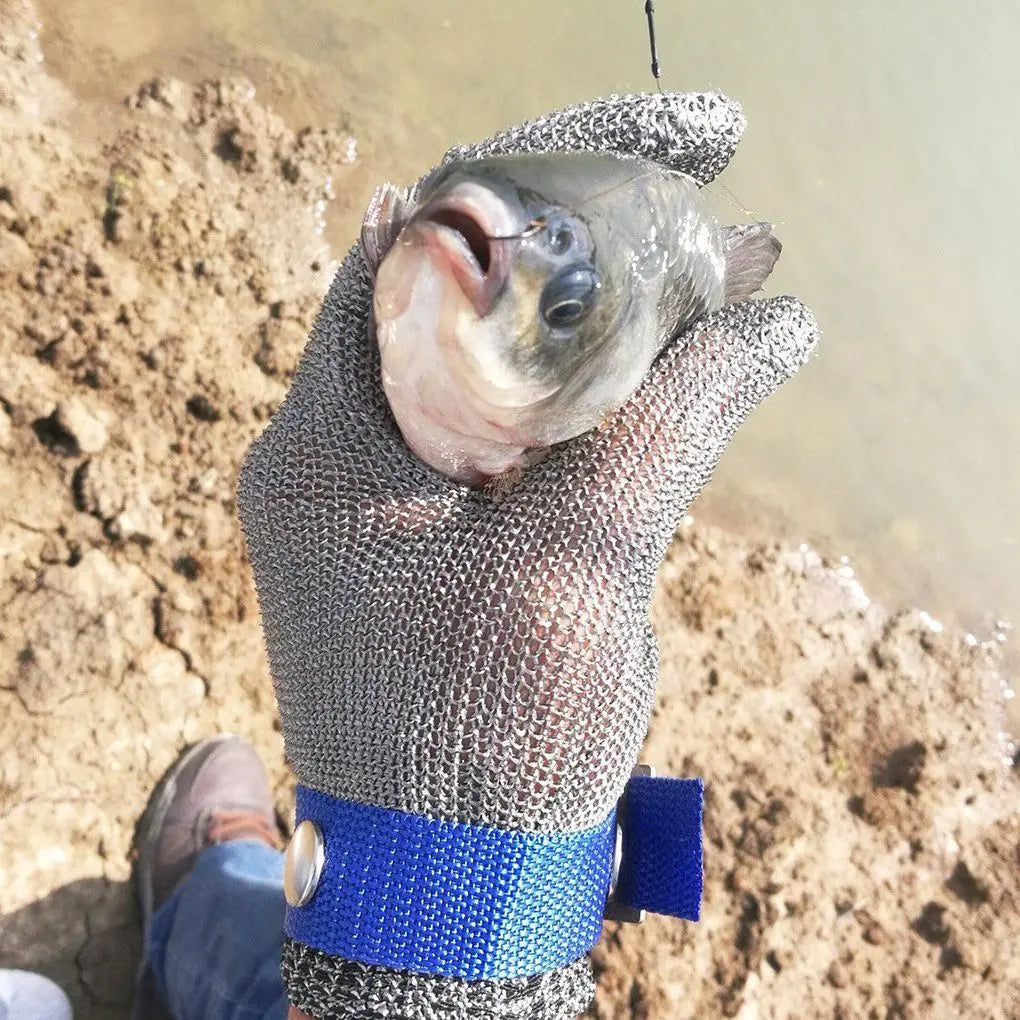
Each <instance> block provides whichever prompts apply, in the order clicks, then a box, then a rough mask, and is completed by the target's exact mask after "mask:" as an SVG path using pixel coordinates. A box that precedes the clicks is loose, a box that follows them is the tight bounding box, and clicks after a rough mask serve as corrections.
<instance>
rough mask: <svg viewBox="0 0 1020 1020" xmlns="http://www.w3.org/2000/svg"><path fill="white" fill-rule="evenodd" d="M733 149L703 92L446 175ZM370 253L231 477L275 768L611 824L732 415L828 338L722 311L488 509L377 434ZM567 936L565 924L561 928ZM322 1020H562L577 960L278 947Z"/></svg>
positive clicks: (729, 131)
mask: <svg viewBox="0 0 1020 1020" xmlns="http://www.w3.org/2000/svg"><path fill="white" fill-rule="evenodd" d="M743 128H744V118H743V114H742V113H741V111H740V108H739V106H738V105H737V104H735V103H734V102H732V101H731V100H729V99H727V98H726V97H724V96H722V95H719V94H715V93H707V94H700V93H699V94H665V95H642V96H630V97H624V98H615V97H614V98H611V99H606V100H598V101H595V102H592V103H586V104H582V105H580V106H576V107H572V108H569V109H567V110H564V111H561V112H559V113H556V114H552V115H550V116H548V117H544V118H541V119H539V120H536V121H534V122H531V123H529V124H526V125H524V126H522V127H519V128H515V129H513V130H511V131H508V132H506V133H504V134H501V135H499V136H497V137H495V138H493V139H490V140H489V141H487V142H483V143H481V144H478V145H473V146H469V147H466V148H462V149H456V150H453V151H452V152H451V153H450V154H449V156H450V157H465V156H472V155H483V154H489V153H495V152H508V151H523V150H529V151H539V150H553V149H557V150H565V149H588V150H603V151H616V152H624V153H630V154H634V155H640V156H643V157H645V158H650V159H656V160H659V161H660V162H663V163H665V164H667V165H669V166H671V167H673V168H675V169H678V170H681V171H684V172H686V173H688V174H690V175H692V176H694V177H696V178H698V179H699V180H701V181H708V180H711V179H712V178H713V177H714V176H715V175H716V174H717V173H718V172H719V171H720V170H721V169H722V168H723V167H724V166H725V164H726V163H727V161H728V159H729V157H730V156H731V155H732V152H733V150H734V148H735V146H736V144H737V142H738V140H739V138H740V135H741V133H742V131H743ZM371 299H372V280H371V277H370V274H369V272H368V270H367V269H366V267H365V264H364V261H363V259H362V256H361V254H360V251H359V249H358V248H357V247H355V248H354V249H353V250H352V251H351V252H350V254H349V255H348V256H347V258H346V260H345V261H344V263H343V266H342V268H341V269H340V271H339V273H338V274H337V276H336V279H335V280H334V282H333V285H332V287H331V288H330V291H329V293H328V295H327V297H326V300H325V304H324V306H323V308H322V311H321V313H320V315H319V317H318V320H317V322H316V324H315V327H314V329H313V331H312V334H311V337H310V339H309V342H308V345H307V348H306V349H305V352H304V354H303V357H302V360H301V363H300V365H299V368H298V371H297V374H296V376H295V378H294V382H293V386H292V388H291V391H290V393H289V394H288V396H287V398H286V400H285V401H284V402H283V404H282V405H281V407H280V409H279V411H278V412H277V414H276V415H275V417H274V418H273V420H272V422H271V423H270V425H269V427H268V428H267V429H266V431H265V433H264V434H263V435H262V436H261V437H260V438H259V439H258V440H257V441H256V442H255V443H254V444H253V446H252V448H251V450H250V452H249V454H248V457H247V460H246V462H245V464H244V468H243V471H242V475H241V481H240V488H239V506H240V515H241V519H242V522H243V525H244V530H245V534H246V537H247V541H248V545H249V549H250V554H251V559H252V564H253V568H254V574H255V581H256V585H257V588H258V592H259V598H260V605H261V611H262V618H263V625H264V630H265V636H266V643H267V647H268V652H269V659H270V665H271V669H272V673H273V677H274V679H275V684H276V690H277V697H278V701H279V707H280V714H281V717H282V721H283V730H284V737H285V741H286V747H287V753H288V757H289V758H290V760H291V762H292V764H293V767H294V769H295V771H296V773H297V776H298V779H299V781H300V783H301V784H302V785H303V786H305V787H310V788H312V789H313V790H316V791H320V792H321V793H324V794H328V795H330V796H332V797H337V798H344V799H345V800H348V801H355V802H358V803H360V804H368V805H375V806H378V807H380V808H386V809H391V810H395V811H400V812H408V813H410V814H412V815H416V816H423V817H425V818H428V819H444V820H449V821H454V822H463V823H469V824H476V825H486V826H493V827H498V828H502V829H511V830H519V831H523V832H526V833H535V832H540V833H563V832H576V831H579V830H582V829H586V828H588V827H590V826H592V825H594V824H596V823H598V822H600V821H601V820H603V819H605V818H606V817H607V815H608V814H609V813H610V812H611V811H612V809H613V807H614V805H615V803H616V801H617V799H618V798H619V797H620V794H621V792H622V791H623V788H624V786H625V784H626V782H627V779H628V777H629V775H630V773H631V770H632V767H633V765H634V764H635V762H636V760H637V756H638V753H639V750H640V747H641V743H642V740H643V738H644V735H645V732H646V729H647V725H648V721H649V717H650V713H651V710H652V706H653V703H654V698H655V685H656V678H657V670H658V653H657V649H656V645H655V641H654V638H653V636H652V633H651V629H650V625H649V620H648V608H649V601H650V597H651V594H652V586H653V583H654V579H655V574H656V569H657V567H658V564H659V563H660V561H661V559H662V557H663V554H664V553H665V550H666V547H667V545H668V543H669V541H670V538H671V535H672V533H673V529H674V527H675V525H676V523H677V521H678V520H679V519H680V517H681V516H682V515H683V512H684V510H685V508H686V507H687V505H688V504H689V503H690V501H691V500H692V499H693V498H694V497H695V496H696V495H697V493H698V492H699V491H700V489H701V488H702V486H703V485H704V484H705V482H706V481H707V480H708V478H709V476H710V475H711V473H712V471H713V469H714V468H715V465H716V463H717V462H718V460H719V458H720V456H721V454H722V452H723V450H724V449H725V447H726V444H727V443H728V442H729V440H730V438H731V437H732V435H733V433H734V431H735V429H736V428H737V427H738V426H739V425H740V423H741V422H742V421H743V420H744V418H745V417H746V416H747V415H748V413H749V412H750V411H751V410H752V409H753V408H754V407H756V406H757V405H758V404H759V403H760V402H761V401H762V400H764V399H765V398H766V397H767V396H769V394H771V393H772V392H773V391H774V390H775V389H776V388H777V387H779V386H780V385H781V384H782V383H783V382H784V381H785V380H786V379H787V378H788V377H789V376H790V375H791V374H792V373H793V372H794V371H796V369H797V368H798V367H799V366H800V365H801V364H802V363H803V362H804V361H805V360H806V358H807V357H808V355H809V353H810V351H811V349H812V348H813V346H814V344H815V342H816V339H817V330H816V326H815V322H814V319H813V318H812V316H811V313H810V312H809V311H807V309H805V308H804V306H803V305H801V304H800V303H799V302H798V301H796V300H795V299H793V298H788V297H781V298H775V299H772V300H767V301H765V300H763V301H750V302H746V303H743V304H739V305H735V306H730V307H727V308H723V309H722V310H720V311H719V312H717V313H715V314H713V315H711V316H710V317H708V318H706V319H704V320H703V321H701V322H700V323H698V324H697V325H696V326H695V327H694V328H692V329H691V330H690V331H689V332H688V333H687V335H685V336H683V337H682V338H681V339H680V340H679V341H678V342H676V343H674V344H673V345H672V346H671V347H669V348H668V349H667V350H666V351H665V352H664V353H663V355H662V356H661V357H660V358H659V360H658V361H657V362H656V364H655V365H654V366H653V368H652V370H651V372H650V374H649V377H648V378H647V379H646V380H645V382H644V383H643V385H642V386H641V388H640V389H639V391H638V392H637V394H636V395H635V396H634V397H633V399H632V400H631V401H630V402H629V403H628V404H627V405H625V406H624V407H623V408H622V409H621V410H620V411H619V412H617V413H616V414H615V415H614V416H613V417H612V418H611V419H610V420H609V421H608V422H607V423H606V425H605V426H604V427H603V428H601V429H599V430H597V431H595V432H593V433H591V434H588V435H586V436H582V437H580V438H579V439H577V440H574V441H572V442H571V443H568V444H566V445H565V446H563V447H559V448H557V449H554V450H553V451H552V453H551V454H550V455H549V456H548V457H547V458H546V459H545V460H544V461H543V462H542V463H540V464H538V465H537V466H535V467H534V468H532V469H530V470H529V471H527V472H526V473H525V475H524V477H523V479H522V480H521V481H520V482H519V483H518V484H517V485H516V486H515V487H514V488H513V489H512V490H511V491H510V492H509V493H508V494H505V495H503V496H502V497H500V498H499V499H497V500H493V499H491V498H489V497H487V496H486V495H485V494H484V493H483V492H481V491H477V490H474V489H470V488H466V487H463V486H460V485H457V484H455V483H453V482H451V481H449V480H448V479H446V478H445V477H443V476H441V475H439V474H437V473H435V472H433V471H432V470H430V469H429V468H427V467H426V466H425V465H424V464H422V463H421V462H420V461H419V460H417V459H416V458H415V457H414V455H413V454H411V453H410V452H409V450H408V449H407V447H406V446H405V444H404V441H403V439H402V437H401V435H400V433H399V431H398V429H397V426H396V424H395V423H394V420H393V418H392V417H391V415H390V412H389V409H388V406H387V404H386V400H385V397H384V395H383V391H382V388H381V385H380V379H379V356H378V351H377V349H376V346H375V343H374V339H373V337H372V336H371V335H370V332H369V327H368V317H369V311H370V308H371ZM549 923H550V924H556V918H555V917H550V918H549ZM283 970H284V978H285V981H286V984H287V989H288V994H289V997H290V998H291V1001H292V1002H293V1003H294V1004H295V1005H297V1006H298V1007H299V1008H301V1009H302V1010H303V1011H304V1012H306V1013H307V1014H309V1015H310V1016H312V1017H316V1018H319V1020H325V1018H327V1017H354V1016H357V1017H407V1018H412V1020H423V1018H432V1017H444V1018H464V1020H466V1018H482V1017H484V1018H503V1017H515V1018H565V1017H570V1016H573V1015H575V1014H576V1013H578V1012H580V1011H582V1010H583V1009H584V1008H585V1007H586V1006H587V1004H588V1002H589V1001H590V998H591V996H592V993H593V982H592V976H591V970H590V966H589V964H588V961H587V958H582V959H580V960H577V961H575V962H573V963H569V964H567V965H565V966H562V967H559V968H558V969H556V970H553V971H551V972H547V973H542V974H537V975H532V976H524V977H516V978H510V979H504V980H495V979H494V980H466V979H460V978H450V977H442V976H437V975H435V974H427V973H416V972H412V971H410V970H401V969H397V968H390V967H386V966H382V965H379V964H376V963H364V962H358V961H353V960H344V959H340V958H338V957H336V956H330V955H327V954H325V953H323V952H321V951H320V950H317V949H313V948H311V947H309V946H306V945H303V944H301V943H299V942H297V941H295V940H293V939H288V940H287V941H286V942H285V947H284V967H283Z"/></svg>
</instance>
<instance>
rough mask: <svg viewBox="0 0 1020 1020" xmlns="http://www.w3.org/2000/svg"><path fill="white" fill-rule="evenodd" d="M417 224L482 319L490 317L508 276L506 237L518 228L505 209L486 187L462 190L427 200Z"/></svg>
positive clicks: (508, 260) (507, 245)
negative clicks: (489, 314)
mask: <svg viewBox="0 0 1020 1020" xmlns="http://www.w3.org/2000/svg"><path fill="white" fill-rule="evenodd" d="M414 225H415V226H416V227H417V230H418V232H419V233H420V234H421V236H422V237H423V240H424V242H425V245H426V247H427V248H428V250H429V251H430V253H431V254H432V255H433V257H435V258H436V259H438V260H439V261H440V262H441V263H442V264H443V265H445V266H446V267H447V268H448V269H449V270H450V272H451V273H452V275H453V277H454V279H455V280H456V281H457V283H458V285H459V286H460V289H461V290H462V291H463V292H464V294H465V296H466V297H467V298H468V300H469V301H470V302H471V304H472V306H473V307H474V309H475V311H476V312H477V313H478V315H479V316H484V315H487V314H488V313H489V312H490V311H491V310H492V308H493V306H494V305H495V303H496V299H497V298H498V297H499V295H500V293H502V291H503V288H504V287H505V286H506V282H507V280H508V278H509V276H510V262H511V257H512V250H511V248H512V245H513V241H512V240H511V239H508V236H507V235H510V234H513V232H514V226H515V225H514V223H513V222H512V221H511V219H510V216H509V214H508V210H507V209H506V207H505V205H504V204H503V203H502V202H501V201H500V200H499V199H498V198H497V197H496V196H495V195H493V194H492V193H491V192H489V191H488V190H487V189H485V188H481V187H477V186H475V187H471V188H459V189H457V191H455V192H453V193H451V194H448V195H443V196H439V197H436V198H434V199H432V200H431V201H430V202H428V203H427V204H426V205H425V206H424V208H422V209H421V211H420V212H419V213H418V214H417V215H416V216H415V218H414Z"/></svg>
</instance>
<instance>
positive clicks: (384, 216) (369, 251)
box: [361, 181, 414, 276]
mask: <svg viewBox="0 0 1020 1020" xmlns="http://www.w3.org/2000/svg"><path fill="white" fill-rule="evenodd" d="M413 211H414V199H413V194H412V191H411V190H408V191H404V190H403V189H401V188H398V187H397V186H396V185H395V184H390V183H389V181H387V182H386V183H385V184H380V185H379V187H378V188H376V189H375V192H374V193H373V195H372V197H371V199H369V202H368V208H367V209H366V210H365V216H364V219H363V220H362V221H361V250H362V252H363V253H364V256H365V262H366V263H367V265H368V268H369V269H370V270H371V271H372V275H373V276H374V275H375V272H376V270H377V269H378V268H379V264H380V263H381V262H382V260H383V259H384V258H385V257H386V253H387V252H388V251H389V250H390V248H392V247H393V242H394V241H396V239H397V235H398V234H399V233H400V231H401V230H403V229H404V226H405V225H406V223H407V221H408V220H409V219H410V218H411V213H412V212H413Z"/></svg>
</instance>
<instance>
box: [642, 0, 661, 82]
mask: <svg viewBox="0 0 1020 1020" xmlns="http://www.w3.org/2000/svg"><path fill="white" fill-rule="evenodd" d="M645 17H646V18H647V19H648V48H649V49H650V50H651V51H652V77H653V78H654V79H655V87H656V88H657V89H658V90H659V92H660V93H661V92H662V83H661V82H660V81H659V73H660V72H659V54H658V52H656V49H655V4H653V3H652V0H645Z"/></svg>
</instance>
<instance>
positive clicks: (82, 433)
mask: <svg viewBox="0 0 1020 1020" xmlns="http://www.w3.org/2000/svg"><path fill="white" fill-rule="evenodd" d="M57 422H58V424H60V425H61V426H63V428H65V429H66V430H67V431H68V432H69V433H70V434H71V435H72V436H74V439H75V442H77V444H78V448H79V449H80V450H81V452H82V453H99V452H100V451H101V450H102V449H103V448H104V447H105V446H106V443H107V440H108V439H109V433H108V431H107V429H106V425H105V423H104V422H103V421H102V420H101V419H100V418H99V416H98V415H97V414H95V413H94V412H93V411H91V410H90V409H89V408H88V407H86V405H85V403H84V402H83V401H82V400H80V399H79V398H77V397H70V398H68V399H67V400H64V401H62V402H61V403H60V404H58V405H57Z"/></svg>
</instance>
